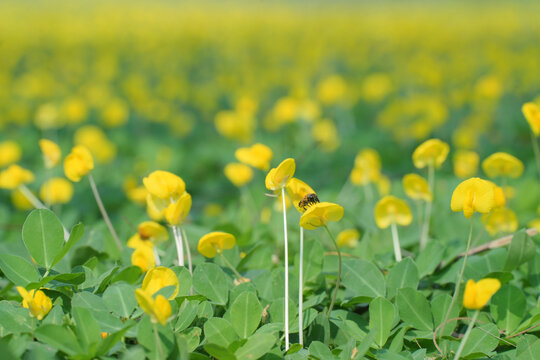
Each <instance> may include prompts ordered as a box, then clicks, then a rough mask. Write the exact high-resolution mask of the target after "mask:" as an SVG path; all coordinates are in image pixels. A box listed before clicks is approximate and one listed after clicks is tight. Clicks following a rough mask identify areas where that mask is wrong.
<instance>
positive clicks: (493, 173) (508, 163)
mask: <svg viewBox="0 0 540 360" xmlns="http://www.w3.org/2000/svg"><path fill="white" fill-rule="evenodd" d="M482 170H484V173H486V175H487V176H488V177H489V178H496V177H499V176H508V177H511V178H518V177H520V176H521V174H523V163H522V162H521V160H519V159H518V158H516V157H515V156H512V155H510V154H507V153H504V152H497V153H495V154H491V155H490V156H488V157H487V158H486V159H485V160H484V161H482Z"/></svg>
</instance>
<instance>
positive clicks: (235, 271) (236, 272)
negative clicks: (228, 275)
mask: <svg viewBox="0 0 540 360" xmlns="http://www.w3.org/2000/svg"><path fill="white" fill-rule="evenodd" d="M218 254H219V255H220V256H221V259H222V260H223V262H224V263H225V265H227V266H228V267H229V269H231V270H232V272H233V273H234V275H236V277H237V278H238V280H242V278H243V276H242V275H240V273H239V272H238V270H236V269H235V268H234V266H232V264H231V263H230V262H229V260H227V258H226V257H225V255H223V253H222V252H218Z"/></svg>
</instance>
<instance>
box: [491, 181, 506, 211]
mask: <svg viewBox="0 0 540 360" xmlns="http://www.w3.org/2000/svg"><path fill="white" fill-rule="evenodd" d="M490 183H491V184H492V185H493V191H494V194H495V195H494V199H495V206H494V207H502V206H505V205H506V194H505V192H504V189H503V188H502V187H500V186H497V185H495V184H494V183H492V182H491V181H490Z"/></svg>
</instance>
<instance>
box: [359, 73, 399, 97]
mask: <svg viewBox="0 0 540 360" xmlns="http://www.w3.org/2000/svg"><path fill="white" fill-rule="evenodd" d="M392 90H393V85H392V79H391V78H390V76H388V75H387V74H382V73H375V74H370V75H368V76H367V77H366V78H365V79H364V81H363V82H362V85H361V87H360V92H361V94H362V97H363V98H364V99H365V100H367V101H370V102H378V101H381V100H382V99H384V98H385V97H386V96H387V95H388V94H389V93H390V92H391V91H392Z"/></svg>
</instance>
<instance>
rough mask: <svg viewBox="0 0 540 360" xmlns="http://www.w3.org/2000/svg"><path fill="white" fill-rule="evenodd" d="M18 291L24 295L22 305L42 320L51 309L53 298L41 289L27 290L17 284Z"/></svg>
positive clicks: (33, 315)
mask: <svg viewBox="0 0 540 360" xmlns="http://www.w3.org/2000/svg"><path fill="white" fill-rule="evenodd" d="M17 291H18V292H19V294H20V295H21V296H22V298H23V301H22V306H23V307H24V308H27V309H28V310H30V316H32V317H35V318H36V319H38V320H41V319H43V318H44V317H45V315H47V314H48V313H49V311H51V308H52V301H51V298H50V297H48V296H47V295H45V293H44V292H43V291H41V290H30V291H27V290H26V289H25V288H23V287H22V286H17Z"/></svg>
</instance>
